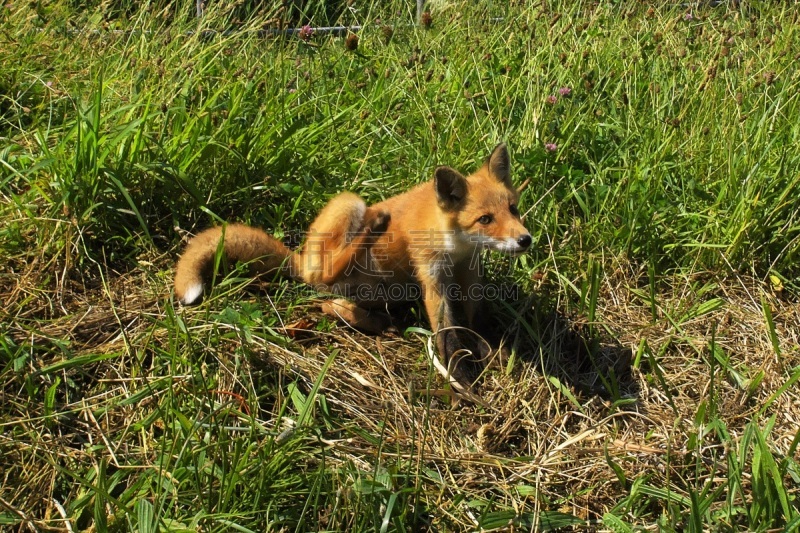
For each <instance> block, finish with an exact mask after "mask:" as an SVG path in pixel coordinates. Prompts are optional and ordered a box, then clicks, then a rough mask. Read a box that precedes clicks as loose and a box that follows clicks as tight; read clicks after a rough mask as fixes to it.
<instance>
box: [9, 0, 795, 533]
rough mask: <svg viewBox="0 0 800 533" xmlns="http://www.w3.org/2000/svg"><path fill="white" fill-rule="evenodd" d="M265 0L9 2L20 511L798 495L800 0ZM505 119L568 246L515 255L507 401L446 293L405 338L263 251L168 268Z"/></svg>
mask: <svg viewBox="0 0 800 533" xmlns="http://www.w3.org/2000/svg"><path fill="white" fill-rule="evenodd" d="M218 4H224V3H218ZM248 7H249V4H246V3H245V4H241V5H236V6H234V7H233V8H232V9H231V11H225V9H224V6H220V5H217V4H214V3H212V4H211V5H210V6H208V12H207V13H206V15H205V16H204V18H203V19H202V20H200V21H198V20H196V19H195V18H193V13H194V4H193V3H191V2H190V3H187V4H186V5H179V4H173V5H169V6H166V7H165V6H163V5H159V4H150V3H145V4H144V5H143V6H141V7H138V5H133V4H130V5H128V4H123V3H119V4H117V3H109V2H106V3H101V4H98V5H93V6H92V7H91V8H86V7H85V6H84V7H79V6H77V5H76V4H74V3H70V2H66V1H61V0H54V1H52V2H33V3H10V4H6V5H4V6H3V7H2V8H0V28H2V31H0V64H2V65H3V74H4V75H3V77H2V80H0V139H2V142H0V195H2V196H1V198H2V202H0V219H1V220H2V224H0V249H2V256H3V258H4V261H3V264H2V266H0V297H1V298H2V302H3V305H2V310H0V473H1V474H0V476H1V477H0V526H2V527H3V528H7V529H9V530H15V531H24V530H48V529H59V530H64V529H72V530H74V531H78V530H83V529H94V530H97V531H102V530H115V531H123V530H138V531H166V530H169V531H183V530H192V531H194V530H198V529H200V530H206V531H218V530H219V531H222V530H226V531H227V530H237V531H263V530H276V531H290V530H295V531H302V530H329V531H333V530H379V531H389V530H393V531H394V530H398V531H402V530H408V531H416V530H436V531H439V530H442V531H444V530H477V529H482V530H497V529H513V530H537V531H544V530H552V529H556V528H559V527H567V528H569V527H572V528H578V529H580V528H586V527H590V528H595V529H598V530H611V531H633V530H641V529H663V530H667V531H684V530H712V529H713V530H722V531H734V530H743V529H746V530H755V531H766V530H774V529H779V528H783V529H786V530H796V529H797V528H798V527H800V505H799V504H798V492H797V486H798V483H799V482H800V470H798V463H797V461H798V443H800V426H799V425H798V419H799V418H798V414H800V398H799V397H798V394H797V390H798V389H797V381H798V380H799V379H800V349H798V345H800V342H798V338H799V337H800V327H799V326H798V324H800V307H798V291H799V290H800V269H798V260H799V259H800V245H799V244H800V221H799V220H798V218H797V217H798V215H797V213H798V210H797V208H796V198H797V197H798V195H799V194H800V122H798V121H797V120H796V119H795V117H797V116H800V96H798V95H799V94H800V91H798V89H800V76H799V75H798V70H797V69H796V67H795V63H796V62H797V60H798V57H800V48H799V47H798V43H800V39H798V31H799V30H798V29H797V28H798V27H800V26H799V25H798V12H797V10H795V9H792V8H790V7H788V6H783V5H782V4H771V3H758V4H757V3H755V2H753V3H750V2H748V3H747V5H746V6H744V7H742V8H741V9H734V8H728V7H719V8H713V9H712V8H701V7H697V8H693V9H691V10H689V9H687V8H685V7H679V6H678V7H676V6H675V5H674V4H666V3H665V4H658V3H653V5H652V7H651V6H639V5H636V6H628V5H623V6H617V5H614V4H612V3H607V4H601V5H596V4H590V3H573V2H559V1H555V2H547V3H546V4H539V3H536V4H532V5H527V4H524V3H523V4H521V5H520V4H517V3H512V5H495V4H494V3H483V4H481V5H473V3H464V4H461V3H457V4H446V5H442V6H439V7H436V8H435V9H433V12H432V15H431V18H432V26H431V27H430V28H429V29H425V28H421V27H415V26H411V25H409V24H408V23H409V21H411V20H413V6H412V5H410V4H409V5H406V4H402V3H392V4H391V5H390V4H383V3H381V4H378V3H373V4H367V3H360V2H355V3H354V4H352V9H349V8H348V9H345V10H343V11H342V12H340V13H338V17H339V18H338V19H336V21H338V22H341V23H343V24H359V25H363V27H364V29H363V30H362V31H360V32H359V33H358V43H357V47H356V48H355V49H354V50H349V49H348V48H347V47H346V45H345V42H346V38H345V37H343V36H342V37H340V36H333V35H327V34H316V35H314V36H312V37H311V39H310V40H308V41H304V40H302V39H301V38H299V37H298V36H293V37H281V36H274V35H272V36H265V35H264V32H261V31H260V30H261V29H262V28H264V27H271V28H275V27H278V26H279V24H280V21H281V20H283V21H284V22H286V23H292V24H301V23H304V22H306V21H307V20H306V19H304V18H303V15H301V14H298V13H294V14H293V15H291V17H294V18H293V20H289V21H287V20H286V19H287V18H288V17H289V15H287V13H286V12H284V11H281V9H280V8H279V7H278V6H277V5H276V6H275V7H274V8H273V7H271V6H261V7H260V8H259V9H257V10H256V9H248ZM330 14H331V12H328V15H330ZM315 16H316V17H318V18H316V19H313V18H312V22H313V21H314V20H316V21H320V23H327V22H331V20H329V19H325V20H323V19H322V13H321V12H317V14H316V15H315ZM495 17H502V20H500V21H497V20H495ZM226 28H233V29H235V30H236V31H233V32H227V33H213V32H210V31H206V30H220V29H226ZM349 42H350V44H351V48H352V44H353V40H352V38H350V41H349ZM32 51H35V52H32ZM565 88H566V89H569V90H568V91H567V90H561V89H565ZM501 140H506V141H508V143H509V145H510V146H511V150H512V158H513V164H514V169H513V171H514V175H515V177H516V178H517V180H518V181H519V182H521V181H523V180H524V179H526V178H530V179H531V184H530V186H529V187H528V188H527V189H526V192H525V193H524V194H523V198H522V202H521V206H522V208H524V209H523V211H527V212H528V213H527V225H528V227H529V229H530V230H531V232H532V235H533V236H534V238H535V239H536V242H538V245H537V246H536V249H535V250H533V251H532V252H531V253H529V254H528V255H526V256H525V257H521V258H518V259H516V260H514V261H508V260H506V259H502V258H494V260H493V261H491V264H490V275H491V276H492V277H493V278H494V279H497V280H499V281H502V282H506V283H509V284H515V285H516V286H517V287H518V288H519V296H518V298H517V299H515V300H512V301H508V302H503V303H502V304H501V305H499V306H498V309H497V315H498V317H499V318H500V320H501V321H502V323H504V324H508V325H509V327H508V333H509V338H510V339H511V340H512V341H513V343H514V348H515V356H514V357H513V358H512V360H511V361H510V362H509V365H508V366H507V367H506V368H505V369H502V370H496V371H492V372H491V373H489V374H488V375H487V376H486V377H485V379H484V383H483V385H482V387H481V389H480V394H481V396H482V397H483V399H484V401H485V403H486V405H485V406H480V405H475V404H472V403H470V402H465V401H463V400H458V399H457V398H454V397H453V396H452V393H451V391H449V390H448V389H447V387H446V386H445V384H444V383H443V382H442V381H441V378H439V377H438V376H437V374H436V373H435V371H433V370H432V369H431V367H430V364H429V360H430V359H429V350H430V348H429V346H430V343H429V338H428V334H427V333H426V331H425V329H424V328H425V327H426V326H427V324H426V322H425V321H424V320H423V319H421V318H418V316H419V313H420V310H419V309H412V311H411V312H410V314H409V317H408V321H409V323H410V327H409V328H408V329H406V330H405V331H403V332H402V334H401V335H398V336H388V337H381V338H377V337H369V336H364V335H361V334H358V333H356V332H353V331H350V330H347V329H346V328H344V327H341V326H337V325H335V324H332V323H330V322H329V321H327V320H326V319H325V318H324V317H322V316H321V315H320V313H319V312H318V306H319V301H320V298H321V297H322V296H321V295H318V294H315V293H313V292H312V291H310V290H307V289H304V288H302V287H297V286H292V285H288V284H285V283H272V284H266V286H264V287H262V289H263V290H260V291H250V292H246V291H243V290H242V288H243V285H244V284H246V282H247V280H243V279H242V277H241V274H240V273H233V274H232V275H231V276H229V277H227V278H226V279H224V280H223V281H222V282H221V283H220V284H219V285H218V286H217V287H216V288H215V290H214V291H213V293H212V295H211V297H210V298H208V299H207V300H206V301H205V302H204V303H203V304H202V305H200V306H198V307H196V308H182V307H180V306H178V305H177V304H176V303H175V302H174V301H173V299H172V298H171V295H170V283H171V275H172V267H173V265H174V259H175V257H176V255H177V254H178V252H179V251H180V249H181V245H182V242H183V239H184V237H186V236H187V235H188V234H189V233H192V232H196V231H198V230H200V229H202V228H204V227H207V226H209V225H212V224H215V223H219V222H221V221H224V220H237V221H244V222H247V223H251V224H254V225H258V226H263V227H265V228H268V229H270V230H271V231H274V232H275V233H276V234H278V235H281V236H285V237H287V238H294V237H296V236H297V235H298V234H299V232H300V231H302V230H303V229H304V228H305V227H307V225H308V224H309V222H310V221H311V220H312V219H313V216H314V214H315V213H316V212H317V211H318V209H319V208H320V207H321V206H322V205H324V203H325V202H326V201H327V200H328V199H329V198H330V197H331V195H333V194H335V193H337V192H339V191H342V190H354V191H357V192H358V193H359V194H361V195H362V196H363V197H365V198H366V199H368V200H370V201H376V200H379V199H381V198H385V197H387V196H390V195H392V194H395V193H396V192H400V191H403V190H406V189H407V188H409V187H410V186H411V185H413V184H415V183H418V182H420V181H423V180H426V179H428V177H429V176H430V175H431V172H432V170H433V168H434V167H435V166H436V165H437V164H449V165H452V166H455V167H457V168H459V169H461V170H464V171H469V170H471V169H474V168H475V167H476V165H477V164H478V163H479V162H480V160H481V159H482V158H483V157H484V156H485V154H487V153H488V150H489V149H491V147H492V146H494V144H495V143H497V142H498V141H501Z"/></svg>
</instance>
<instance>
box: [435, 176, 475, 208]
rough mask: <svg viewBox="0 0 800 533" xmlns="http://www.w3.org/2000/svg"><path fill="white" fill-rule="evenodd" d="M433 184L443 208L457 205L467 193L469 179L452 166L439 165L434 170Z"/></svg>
mask: <svg viewBox="0 0 800 533" xmlns="http://www.w3.org/2000/svg"><path fill="white" fill-rule="evenodd" d="M433 186H434V188H435V189H436V197H437V198H438V200H439V205H440V206H442V208H443V209H452V208H454V207H457V206H458V205H459V204H460V203H461V201H462V200H463V199H464V197H465V196H466V195H467V179H466V178H465V177H464V176H462V175H461V173H460V172H458V171H457V170H455V169H452V168H450V167H438V168H437V169H436V170H435V171H434V173H433Z"/></svg>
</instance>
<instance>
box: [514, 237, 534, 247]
mask: <svg viewBox="0 0 800 533" xmlns="http://www.w3.org/2000/svg"><path fill="white" fill-rule="evenodd" d="M531 242H533V239H531V236H530V234H529V233H526V234H525V235H523V236H521V237H519V238H518V239H517V244H518V245H519V247H520V248H527V247H528V246H530V245H531Z"/></svg>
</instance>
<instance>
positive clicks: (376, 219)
mask: <svg viewBox="0 0 800 533" xmlns="http://www.w3.org/2000/svg"><path fill="white" fill-rule="evenodd" d="M391 219H392V217H391V215H390V214H389V212H388V211H383V210H380V211H367V214H366V215H365V217H364V228H365V229H366V230H367V231H368V232H369V233H371V234H372V235H381V234H383V233H384V232H385V231H386V229H387V228H388V227H389V221H391Z"/></svg>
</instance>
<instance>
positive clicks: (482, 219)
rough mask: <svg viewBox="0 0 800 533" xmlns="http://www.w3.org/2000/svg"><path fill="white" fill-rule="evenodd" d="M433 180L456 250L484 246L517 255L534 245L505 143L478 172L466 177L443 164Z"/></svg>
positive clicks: (498, 146) (496, 148)
mask: <svg viewBox="0 0 800 533" xmlns="http://www.w3.org/2000/svg"><path fill="white" fill-rule="evenodd" d="M433 181H434V188H435V190H436V196H437V200H438V204H439V208H440V209H441V210H442V212H443V213H445V215H446V216H447V218H449V220H450V225H451V227H450V229H451V230H454V231H455V236H456V238H455V239H454V240H455V242H454V243H453V244H454V246H453V247H454V248H455V250H454V251H458V250H462V251H464V252H467V251H471V250H474V249H475V248H482V249H489V250H496V251H498V252H502V253H505V254H510V255H517V254H521V253H524V252H525V251H526V250H527V249H528V248H529V247H530V245H531V242H532V240H533V239H532V238H531V234H530V233H529V232H528V230H527V229H525V226H523V225H522V222H521V221H520V214H519V209H518V208H517V203H518V202H519V191H518V190H517V189H515V188H514V186H513V184H512V183H511V175H510V160H509V157H508V150H507V149H506V145H505V144H498V145H497V147H495V149H494V150H493V151H492V153H491V154H490V155H489V157H488V158H487V159H486V161H485V162H484V164H483V166H482V167H481V168H480V169H479V170H478V171H477V172H475V173H474V174H471V175H470V176H468V177H464V176H463V175H461V173H459V172H458V171H457V170H455V169H452V168H450V167H439V168H437V169H436V171H435V172H434V177H433Z"/></svg>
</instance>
